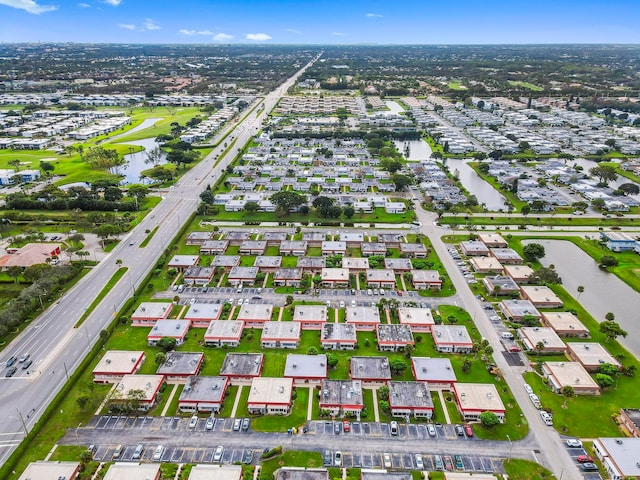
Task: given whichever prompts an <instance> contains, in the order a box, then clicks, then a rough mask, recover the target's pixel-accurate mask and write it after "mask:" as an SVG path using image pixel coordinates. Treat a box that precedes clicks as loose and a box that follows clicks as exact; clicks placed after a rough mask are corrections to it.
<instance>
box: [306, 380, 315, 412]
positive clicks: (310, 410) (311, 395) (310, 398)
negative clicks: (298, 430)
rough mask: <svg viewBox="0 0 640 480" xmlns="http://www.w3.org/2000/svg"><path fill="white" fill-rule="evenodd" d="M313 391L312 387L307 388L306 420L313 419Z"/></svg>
mask: <svg viewBox="0 0 640 480" xmlns="http://www.w3.org/2000/svg"><path fill="white" fill-rule="evenodd" d="M314 391H315V388H314V387H309V402H308V404H307V420H311V419H312V418H313V401H314V400H315V399H314V398H313V392H314Z"/></svg>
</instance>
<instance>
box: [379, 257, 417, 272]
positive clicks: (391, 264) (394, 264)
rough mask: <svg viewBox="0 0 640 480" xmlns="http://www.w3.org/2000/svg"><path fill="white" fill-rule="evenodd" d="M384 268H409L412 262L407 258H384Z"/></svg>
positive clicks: (411, 266)
mask: <svg viewBox="0 0 640 480" xmlns="http://www.w3.org/2000/svg"><path fill="white" fill-rule="evenodd" d="M384 268H387V269H391V270H411V269H412V268H413V264H412V263H411V259H409V258H385V259H384Z"/></svg>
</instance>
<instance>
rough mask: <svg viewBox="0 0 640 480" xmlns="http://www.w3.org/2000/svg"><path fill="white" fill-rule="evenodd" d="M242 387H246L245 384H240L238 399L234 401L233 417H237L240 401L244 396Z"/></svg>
mask: <svg viewBox="0 0 640 480" xmlns="http://www.w3.org/2000/svg"><path fill="white" fill-rule="evenodd" d="M242 387H244V385H239V386H238V393H236V399H235V400H234V401H233V408H232V409H231V418H235V417H236V410H238V404H239V403H240V397H241V396H242Z"/></svg>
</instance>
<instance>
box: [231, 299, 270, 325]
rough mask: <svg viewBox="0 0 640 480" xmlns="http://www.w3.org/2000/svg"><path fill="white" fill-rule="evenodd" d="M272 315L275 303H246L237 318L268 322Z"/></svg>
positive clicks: (246, 320)
mask: <svg viewBox="0 0 640 480" xmlns="http://www.w3.org/2000/svg"><path fill="white" fill-rule="evenodd" d="M271 315H273V305H269V304H264V303H249V304H247V303H245V304H244V305H242V308H241V309H240V313H238V317H237V319H238V320H243V321H245V322H251V321H254V322H255V321H260V322H267V321H269V320H271Z"/></svg>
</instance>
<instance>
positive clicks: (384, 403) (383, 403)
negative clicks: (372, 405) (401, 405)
mask: <svg viewBox="0 0 640 480" xmlns="http://www.w3.org/2000/svg"><path fill="white" fill-rule="evenodd" d="M378 405H380V410H382V411H383V412H385V413H386V412H390V411H391V408H390V407H389V402H387V401H386V400H380V402H379V403H378Z"/></svg>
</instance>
